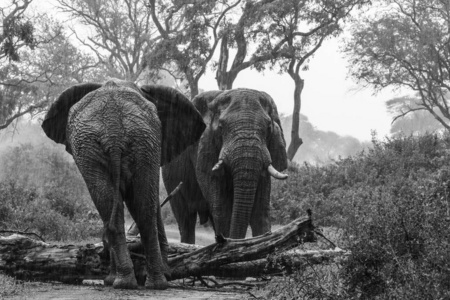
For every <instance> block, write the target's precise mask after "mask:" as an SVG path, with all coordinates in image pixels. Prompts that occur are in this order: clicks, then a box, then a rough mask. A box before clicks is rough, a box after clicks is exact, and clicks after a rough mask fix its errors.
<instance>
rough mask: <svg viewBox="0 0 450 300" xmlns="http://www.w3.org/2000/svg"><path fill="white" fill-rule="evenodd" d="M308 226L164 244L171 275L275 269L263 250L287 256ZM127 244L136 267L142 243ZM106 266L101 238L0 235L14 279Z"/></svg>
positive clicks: (0, 257) (103, 271)
mask: <svg viewBox="0 0 450 300" xmlns="http://www.w3.org/2000/svg"><path fill="white" fill-rule="evenodd" d="M313 228H314V227H313V225H312V222H311V219H310V218H309V217H308V218H300V219H297V220H295V221H293V222H292V223H290V224H288V225H286V226H284V227H282V228H280V229H278V230H276V231H274V232H272V233H269V234H266V235H263V236H259V237H255V238H249V239H242V240H232V239H226V238H220V237H219V238H217V239H218V241H217V242H216V243H214V244H212V245H209V246H206V247H201V246H197V245H187V244H181V243H170V245H169V260H168V262H169V267H170V268H171V270H172V278H171V279H172V280H174V279H179V278H184V277H189V276H198V275H203V276H206V275H215V276H225V277H245V276H258V275H263V274H268V273H273V272H280V271H281V269H279V268H278V269H277V267H276V266H273V267H270V264H269V267H266V265H267V263H268V261H270V257H269V259H267V257H268V256H269V254H272V253H277V254H278V253H280V256H279V257H285V261H288V259H287V257H293V256H292V254H289V253H284V254H281V252H282V251H284V250H287V249H291V248H293V247H295V246H297V245H299V244H301V243H304V242H312V241H314V240H315V236H314V234H313ZM127 243H128V248H129V250H130V252H131V257H132V259H133V262H134V263H135V270H136V269H137V268H139V267H142V266H143V262H144V257H143V255H142V253H143V248H142V245H141V243H140V239H139V238H138V237H130V238H129V239H128V241H127ZM342 254H343V251H334V252H329V251H328V252H320V251H319V252H315V253H313V252H310V253H308V252H304V253H301V254H297V255H296V256H298V257H300V259H299V260H298V262H296V263H293V266H295V265H297V266H300V265H301V264H304V263H306V261H308V262H309V263H318V262H321V261H323V260H324V259H330V258H332V257H333V256H335V255H342ZM279 257H278V258H279ZM281 261H283V259H281ZM291 264H292V263H291ZM278 267H282V264H279V266H278ZM108 269H109V260H108V258H107V257H106V254H105V252H104V251H103V244H102V243H97V244H88V245H85V246H75V245H63V246H57V245H50V244H48V243H45V242H42V241H37V240H34V239H32V238H29V237H26V236H23V235H17V234H13V235H10V236H7V237H0V271H3V272H4V273H6V274H8V275H11V276H14V277H16V278H18V279H25V280H39V281H61V282H66V283H80V282H81V281H82V280H84V279H103V278H104V277H105V276H106V275H107V274H108ZM136 273H137V272H136Z"/></svg>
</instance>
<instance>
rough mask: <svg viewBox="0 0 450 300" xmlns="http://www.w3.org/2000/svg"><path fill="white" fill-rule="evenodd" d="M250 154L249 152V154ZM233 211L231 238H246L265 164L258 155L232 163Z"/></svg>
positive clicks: (247, 156)
mask: <svg viewBox="0 0 450 300" xmlns="http://www.w3.org/2000/svg"><path fill="white" fill-rule="evenodd" d="M248 153H249V152H247V154H248ZM231 169H232V173H233V193H234V195H233V210H232V215H231V228H230V237H231V238H233V239H242V238H245V234H246V232H247V227H248V225H249V222H250V217H251V215H252V211H253V205H254V201H255V195H256V191H257V188H258V182H259V178H260V176H261V173H262V171H263V162H262V160H261V157H258V156H257V155H246V157H241V158H239V159H236V160H234V161H233V162H232V166H231Z"/></svg>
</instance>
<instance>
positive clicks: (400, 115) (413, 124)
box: [386, 96, 444, 135]
mask: <svg viewBox="0 0 450 300" xmlns="http://www.w3.org/2000/svg"><path fill="white" fill-rule="evenodd" d="M419 98H420V96H403V97H396V98H393V99H390V100H389V101H387V102H386V106H387V108H388V111H389V112H390V113H391V114H392V115H394V116H395V117H394V119H393V121H392V125H391V130H390V132H391V134H393V135H418V134H425V133H431V132H437V131H441V130H443V129H444V127H443V126H442V124H441V123H439V122H438V121H437V120H436V118H434V117H433V115H432V114H430V113H429V112H427V111H424V110H418V111H414V112H409V113H408V114H407V115H405V113H406V112H408V111H409V110H410V109H411V108H416V107H418V104H417V103H420V100H419ZM434 111H435V113H436V114H437V115H440V116H441V117H442V114H441V113H440V112H439V110H438V109H437V108H435V109H434Z"/></svg>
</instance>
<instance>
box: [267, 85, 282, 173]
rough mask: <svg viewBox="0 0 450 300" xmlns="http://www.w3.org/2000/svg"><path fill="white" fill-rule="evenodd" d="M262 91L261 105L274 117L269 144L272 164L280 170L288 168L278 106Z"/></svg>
mask: <svg viewBox="0 0 450 300" xmlns="http://www.w3.org/2000/svg"><path fill="white" fill-rule="evenodd" d="M260 93H261V98H260V101H261V105H262V106H263V107H265V108H266V111H267V112H268V114H269V116H270V118H271V119H272V131H271V134H270V137H269V141H268V145H267V146H268V148H269V152H270V156H271V158H272V165H273V166H274V167H275V169H277V170H278V171H283V170H286V169H287V167H288V162H287V154H286V141H285V140H284V134H283V128H282V127H281V121H280V117H279V115H278V110H277V106H276V104H275V101H273V99H272V97H270V95H269V94H267V93H265V92H260Z"/></svg>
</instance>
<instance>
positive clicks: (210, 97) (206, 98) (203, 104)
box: [192, 91, 223, 125]
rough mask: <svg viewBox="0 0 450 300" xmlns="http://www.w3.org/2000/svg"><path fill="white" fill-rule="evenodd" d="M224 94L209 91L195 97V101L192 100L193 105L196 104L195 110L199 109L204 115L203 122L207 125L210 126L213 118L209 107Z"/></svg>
mask: <svg viewBox="0 0 450 300" xmlns="http://www.w3.org/2000/svg"><path fill="white" fill-rule="evenodd" d="M222 93H223V91H207V92H204V93H201V94H198V95H197V96H195V97H194V99H192V103H193V104H194V106H195V108H197V110H198V112H199V113H200V114H201V115H202V118H203V121H204V122H205V124H206V125H209V124H210V122H211V118H212V112H211V110H210V109H209V105H210V103H212V102H213V101H214V99H215V98H216V97H217V96H219V95H220V94H222Z"/></svg>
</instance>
